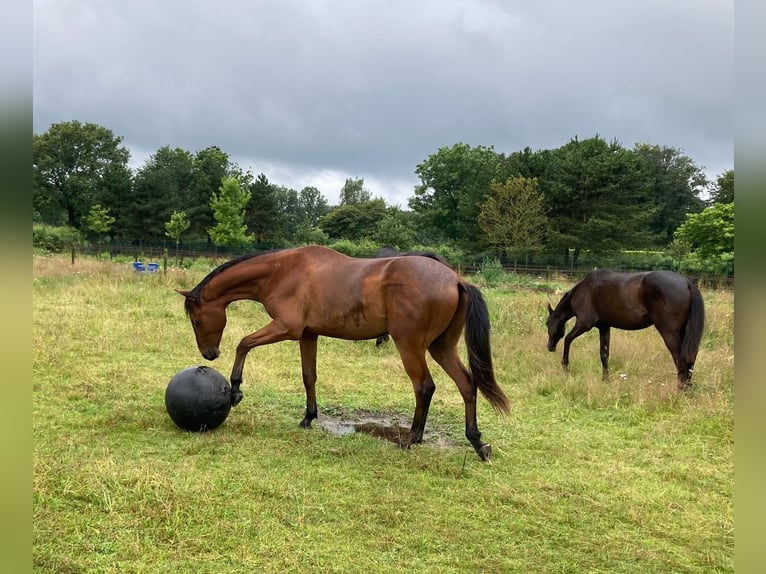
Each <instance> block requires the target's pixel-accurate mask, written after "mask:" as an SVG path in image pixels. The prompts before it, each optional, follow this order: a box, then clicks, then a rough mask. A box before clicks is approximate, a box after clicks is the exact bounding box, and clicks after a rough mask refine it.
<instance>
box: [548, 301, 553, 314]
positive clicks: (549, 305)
mask: <svg viewBox="0 0 766 574" xmlns="http://www.w3.org/2000/svg"><path fill="white" fill-rule="evenodd" d="M551 313H553V307H551V304H550V303H548V315H550V314H551Z"/></svg>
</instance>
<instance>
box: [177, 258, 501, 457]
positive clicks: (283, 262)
mask: <svg viewBox="0 0 766 574" xmlns="http://www.w3.org/2000/svg"><path fill="white" fill-rule="evenodd" d="M178 292H179V293H180V294H181V295H183V296H184V298H185V304H184V307H185V310H186V314H187V315H188V317H189V319H190V321H191V324H192V328H193V329H194V335H195V337H196V341H197V347H198V348H199V351H200V353H201V354H202V356H203V357H204V358H205V359H207V360H210V361H212V360H214V359H216V358H217V357H218V356H219V354H220V351H219V349H218V347H219V345H220V342H221V338H222V335H223V331H224V328H225V327H226V308H227V306H228V305H229V304H230V303H232V302H233V301H238V300H242V299H249V300H253V301H257V302H259V303H261V305H263V307H264V308H265V310H266V312H267V313H268V315H269V316H270V317H271V322H269V323H268V324H267V325H265V326H264V327H262V328H260V329H258V330H257V331H255V332H254V333H251V334H250V335H247V336H246V337H244V338H243V339H242V340H241V341H240V342H239V345H238V346H237V352H236V356H235V359H234V365H233V367H232V371H231V402H232V406H236V405H237V404H238V403H239V402H240V401H241V400H242V397H243V394H242V391H241V390H240V385H241V384H242V373H243V370H244V366H245V358H246V357H247V354H248V352H249V351H250V350H251V349H253V348H255V347H258V346H260V345H269V344H271V343H277V342H279V341H286V340H293V341H295V340H297V341H298V342H299V347H300V357H301V370H302V378H303V385H304V388H305V391H306V411H305V414H304V416H303V419H302V420H301V421H300V426H301V427H303V428H308V427H309V426H310V425H311V421H312V420H314V419H315V418H316V417H317V402H316V389H315V384H316V379H317V369H316V358H317V339H318V337H320V336H326V337H335V338H339V339H348V340H362V339H372V338H375V337H378V336H379V335H381V334H383V333H386V332H388V333H390V334H391V337H392V339H393V340H394V343H395V344H396V348H397V350H398V351H399V354H400V356H401V360H402V364H403V365H404V369H405V371H406V372H407V375H408V376H409V378H410V380H411V381H412V386H413V390H414V392H415V413H414V416H413V418H412V427H411V429H410V432H409V435H408V436H406V437H405V438H403V439H402V440H401V441H400V445H401V446H403V447H409V446H410V445H411V444H413V443H420V442H422V440H423V430H424V428H425V424H426V419H427V417H428V409H429V406H430V404H431V397H432V395H433V393H434V391H435V389H436V387H435V385H434V382H433V379H432V378H431V374H430V373H429V370H428V365H427V363H426V355H425V354H426V351H428V352H429V353H430V355H431V356H432V357H433V359H434V360H435V361H436V363H437V364H439V365H440V366H441V367H442V369H444V371H445V372H446V373H447V374H448V375H449V376H450V378H452V380H454V381H455V384H456V385H457V387H458V390H459V391H460V394H461V396H462V398H463V403H464V405H465V436H466V438H467V439H468V441H469V442H470V443H471V445H472V446H473V448H474V449H475V450H476V453H477V454H478V456H479V458H480V459H481V460H487V459H488V458H489V457H490V455H491V447H490V445H489V444H485V443H483V442H482V441H481V432H479V428H478V425H477V422H476V395H477V389H478V390H479V391H481V393H482V395H484V397H485V398H486V399H487V401H489V403H490V405H492V407H493V408H494V409H495V410H497V411H498V412H500V413H504V414H508V413H509V412H510V406H509V401H508V398H507V397H506V396H505V394H504V393H503V390H502V389H501V388H500V386H499V385H498V384H497V382H496V381H495V375H494V370H493V366H492V357H491V352H490V351H491V349H490V339H489V333H490V323H489V312H488V309H487V305H486V302H485V301H484V298H483V296H482V294H481V292H480V291H479V289H478V288H477V287H476V286H474V285H471V284H469V283H467V282H465V281H464V280H463V279H462V278H460V277H459V276H458V275H457V274H456V273H455V272H454V271H452V270H451V269H449V268H448V267H446V266H444V265H442V264H441V263H437V262H436V261H433V260H432V259H429V258H427V257H394V258H387V259H374V258H370V259H360V258H354V257H348V256H346V255H343V254H342V253H338V252H337V251H334V250H332V249H329V248H327V247H322V246H318V245H309V246H304V247H296V248H292V249H284V250H276V251H268V252H264V253H260V254H256V255H245V256H242V257H239V258H237V259H232V260H231V261H228V262H226V263H224V264H222V265H220V266H218V267H217V268H215V269H213V270H212V271H211V272H210V273H209V274H208V275H207V276H206V277H205V278H204V279H203V280H202V281H201V282H200V283H199V284H198V285H197V286H196V287H194V288H193V289H192V290H190V291H178ZM463 332H464V335H465V341H466V346H467V348H468V364H469V369H470V370H469V369H467V368H466V367H465V365H464V364H463V362H462V361H461V359H460V357H459V356H458V349H457V344H458V341H459V339H460V336H461V333H463Z"/></svg>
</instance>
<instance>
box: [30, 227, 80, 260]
mask: <svg viewBox="0 0 766 574" xmlns="http://www.w3.org/2000/svg"><path fill="white" fill-rule="evenodd" d="M82 241H83V236H82V233H80V231H79V230H77V229H75V228H74V227H68V226H51V225H45V224H37V225H32V246H33V247H34V248H35V249H38V250H41V251H47V252H50V253H62V252H63V251H66V250H68V249H70V248H71V247H72V245H79V244H81V243H82Z"/></svg>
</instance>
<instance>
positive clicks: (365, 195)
mask: <svg viewBox="0 0 766 574" xmlns="http://www.w3.org/2000/svg"><path fill="white" fill-rule="evenodd" d="M371 198H372V196H371V195H370V192H369V191H367V190H366V189H365V188H364V178H358V179H351V178H346V183H344V184H343V188H342V189H341V190H340V205H358V204H360V203H364V202H365V201H370V199H371Z"/></svg>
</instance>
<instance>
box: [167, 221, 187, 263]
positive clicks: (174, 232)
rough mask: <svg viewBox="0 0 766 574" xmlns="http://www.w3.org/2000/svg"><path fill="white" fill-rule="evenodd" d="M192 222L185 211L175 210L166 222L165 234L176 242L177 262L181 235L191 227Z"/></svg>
mask: <svg viewBox="0 0 766 574" xmlns="http://www.w3.org/2000/svg"><path fill="white" fill-rule="evenodd" d="M190 225H191V222H190V221H189V218H188V217H187V216H186V212H185V211H174V212H173V214H172V215H171V216H170V220H169V221H166V222H165V235H167V236H168V237H170V238H171V239H174V240H175V242H176V262H178V246H179V245H180V243H181V235H182V234H183V232H184V231H186V230H187V229H189V226H190Z"/></svg>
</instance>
